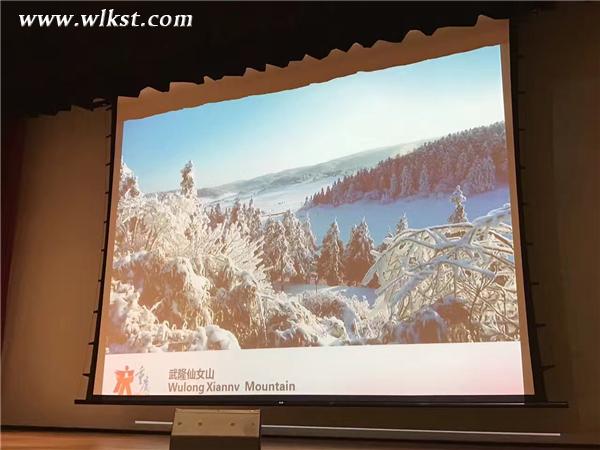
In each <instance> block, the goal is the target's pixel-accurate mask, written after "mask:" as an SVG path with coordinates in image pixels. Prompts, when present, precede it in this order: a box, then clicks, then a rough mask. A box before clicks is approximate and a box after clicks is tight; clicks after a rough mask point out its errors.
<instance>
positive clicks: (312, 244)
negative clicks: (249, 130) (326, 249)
mask: <svg viewBox="0 0 600 450" xmlns="http://www.w3.org/2000/svg"><path fill="white" fill-rule="evenodd" d="M302 230H303V231H304V239H305V240H306V243H307V247H308V248H309V249H310V250H311V251H312V252H313V253H314V252H316V251H317V249H318V248H319V246H318V245H317V239H316V238H315V235H314V233H313V230H312V226H311V223H310V216H309V215H308V213H307V214H306V218H305V219H304V222H302Z"/></svg>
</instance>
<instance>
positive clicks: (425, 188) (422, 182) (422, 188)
mask: <svg viewBox="0 0 600 450" xmlns="http://www.w3.org/2000/svg"><path fill="white" fill-rule="evenodd" d="M429 191H430V186H429V172H428V170H427V165H425V164H423V168H422V169H421V175H420V176H419V194H421V195H427V194H429Z"/></svg>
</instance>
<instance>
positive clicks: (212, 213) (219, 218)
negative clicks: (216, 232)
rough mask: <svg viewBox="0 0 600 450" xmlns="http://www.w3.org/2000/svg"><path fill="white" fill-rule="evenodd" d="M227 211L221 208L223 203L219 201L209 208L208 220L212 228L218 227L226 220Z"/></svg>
mask: <svg viewBox="0 0 600 450" xmlns="http://www.w3.org/2000/svg"><path fill="white" fill-rule="evenodd" d="M225 219H226V216H225V213H224V212H223V211H222V210H221V204H220V203H217V204H216V205H215V206H213V207H211V208H210V209H209V210H208V220H209V225H210V227H211V228H213V229H214V228H216V226H217V225H219V224H222V223H224V222H225Z"/></svg>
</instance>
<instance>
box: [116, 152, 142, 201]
mask: <svg viewBox="0 0 600 450" xmlns="http://www.w3.org/2000/svg"><path fill="white" fill-rule="evenodd" d="M140 194H141V191H140V187H139V185H138V179H137V177H136V176H135V175H134V173H133V171H132V170H131V169H130V168H129V167H127V164H125V161H121V179H120V181H119V195H120V196H121V197H138V196H139V195H140Z"/></svg>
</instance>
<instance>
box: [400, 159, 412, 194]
mask: <svg viewBox="0 0 600 450" xmlns="http://www.w3.org/2000/svg"><path fill="white" fill-rule="evenodd" d="M412 193H413V188H412V174H411V171H410V167H408V166H404V168H403V169H402V175H400V196H401V197H408V196H409V195H411V194H412Z"/></svg>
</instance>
